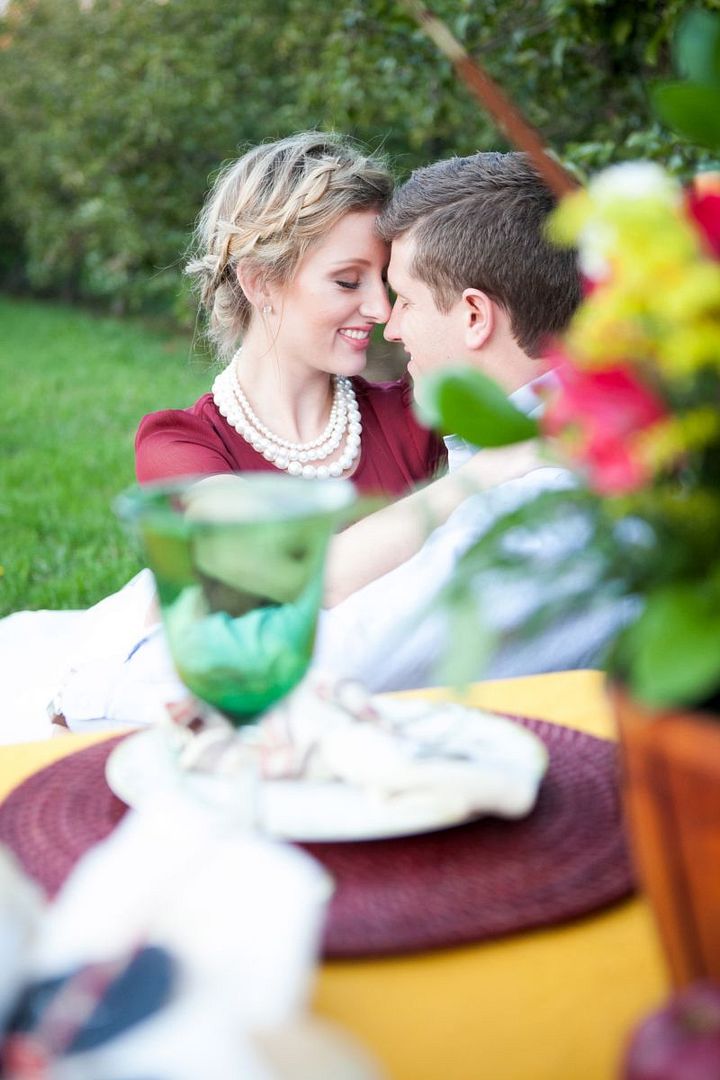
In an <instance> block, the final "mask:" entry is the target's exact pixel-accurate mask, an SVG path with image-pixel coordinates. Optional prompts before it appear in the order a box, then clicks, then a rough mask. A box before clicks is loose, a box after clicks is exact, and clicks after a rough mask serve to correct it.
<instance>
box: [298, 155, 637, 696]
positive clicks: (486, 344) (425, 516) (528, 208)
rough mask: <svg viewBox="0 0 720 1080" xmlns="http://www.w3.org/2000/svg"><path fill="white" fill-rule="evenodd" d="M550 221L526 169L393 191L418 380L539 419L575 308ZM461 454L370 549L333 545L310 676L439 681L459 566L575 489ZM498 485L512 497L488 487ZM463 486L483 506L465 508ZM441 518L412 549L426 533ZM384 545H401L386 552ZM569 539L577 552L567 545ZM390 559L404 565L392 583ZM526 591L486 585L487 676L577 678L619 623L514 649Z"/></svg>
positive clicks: (404, 310)
mask: <svg viewBox="0 0 720 1080" xmlns="http://www.w3.org/2000/svg"><path fill="white" fill-rule="evenodd" d="M554 205H555V200H554V198H553V196H552V194H551V193H550V192H549V191H548V189H547V188H546V187H545V185H544V183H543V182H542V180H541V179H540V177H539V176H538V175H537V173H535V171H534V170H533V169H532V167H531V166H530V165H529V163H528V162H527V160H526V158H525V157H524V156H523V155H521V154H497V153H482V154H475V155H473V156H472V157H466V158H454V159H451V160H449V161H442V162H437V163H436V164H434V165H430V166H428V167H426V168H423V169H419V170H417V171H416V172H415V173H413V175H412V176H411V177H410V179H409V180H408V182H407V183H406V184H405V185H404V186H402V187H400V188H399V189H398V190H397V191H396V193H395V195H394V196H393V199H392V201H391V203H390V205H389V206H388V208H387V209H386V210H385V211H384V213H383V214H382V215H381V218H380V221H379V228H380V230H381V233H382V235H383V236H384V237H385V239H387V240H388V241H391V242H392V254H391V259H390V266H389V272H388V277H389V282H390V285H391V287H392V289H393V291H394V292H395V293H396V296H397V299H396V300H395V304H394V307H393V310H392V315H391V318H390V321H389V322H388V324H387V326H386V328H385V337H386V338H387V339H388V340H389V341H398V342H401V343H402V344H403V345H404V347H405V349H406V351H407V352H408V353H409V354H410V362H409V365H408V367H409V371H410V374H411V375H413V377H415V378H416V379H417V378H419V377H421V376H422V375H425V374H428V373H429V372H432V371H437V370H439V369H442V368H444V367H447V366H448V365H457V364H461V363H466V364H470V365H472V366H474V367H476V368H478V369H479V370H481V371H483V372H484V373H485V374H487V375H489V376H491V377H492V378H493V379H495V380H496V381H497V382H498V383H499V384H500V385H501V386H502V387H503V389H504V390H505V391H506V392H508V393H509V394H510V395H511V396H512V397H513V399H514V400H515V401H516V404H517V405H518V407H520V408H523V409H525V411H527V412H534V411H535V410H536V409H537V408H539V407H540V398H539V397H538V395H537V390H538V383H539V381H540V382H541V381H542V380H543V379H547V378H552V376H548V375H547V374H546V373H545V368H544V365H543V362H542V361H541V359H540V354H541V351H542V347H543V345H544V344H545V342H546V341H547V339H548V338H549V337H551V336H552V335H553V334H556V333H558V332H560V331H562V330H563V329H564V328H565V326H566V325H567V323H568V321H569V319H570V317H571V315H572V313H573V311H574V309H575V307H576V306H577V303H578V302H579V299H580V283H579V278H578V273H577V269H576V264H575V256H574V253H573V252H571V251H568V250H563V249H559V248H556V247H554V246H552V245H551V244H550V243H549V241H548V240H547V238H546V225H547V217H548V214H549V213H550V211H551V210H552V209H553V207H554ZM458 442H459V440H457V439H452V438H451V439H450V440H449V447H448V449H449V454H450V467H451V474H450V476H449V477H448V478H446V479H443V480H440V481H437V482H436V483H435V484H432V485H430V486H429V487H428V488H427V489H425V491H423V492H420V493H418V494H416V495H413V496H410V497H409V498H407V499H405V500H402V501H401V502H400V503H398V504H396V505H395V506H394V507H391V508H389V509H388V510H386V511H381V513H380V514H379V515H376V516H375V518H374V519H372V518H371V519H368V520H367V521H366V522H365V523H361V524H362V525H364V528H365V535H364V536H363V533H362V529H361V528H360V527H359V526H356V527H355V529H353V530H349V534H348V538H347V540H345V541H344V540H343V538H342V537H340V538H338V541H337V545H336V547H335V549H334V551H333V553H332V554H331V562H330V566H329V580H330V593H329V602H330V604H333V603H334V602H335V606H333V607H332V608H331V610H329V611H326V612H324V613H323V616H322V619H321V625H320V633H319V639H318V648H317V652H316V662H317V664H318V666H320V667H323V668H327V669H328V670H332V671H337V672H341V673H344V674H348V675H353V676H356V677H359V678H361V679H362V680H363V681H364V682H365V683H366V684H367V685H368V686H369V687H370V688H371V689H375V690H382V689H400V688H406V687H414V686H422V685H428V684H431V683H432V682H436V681H438V675H437V664H438V660H440V659H441V658H442V654H443V652H444V651H445V649H446V646H447V640H446V639H447V634H448V625H447V621H446V619H445V617H444V615H443V613H442V612H441V611H439V610H438V604H437V603H435V604H433V601H434V600H436V599H437V597H438V595H439V593H440V592H441V591H442V589H443V588H444V586H445V585H446V584H447V582H448V581H449V580H450V579H451V578H452V574H453V571H454V569H455V566H456V564H457V562H458V559H459V558H460V557H461V556H462V554H463V553H464V552H465V551H466V550H467V549H468V548H469V547H470V545H471V544H472V543H473V542H474V541H475V540H476V539H477V538H478V537H480V536H481V535H482V534H483V533H484V532H485V531H486V530H487V529H488V527H489V526H490V525H491V524H492V523H493V522H494V521H495V520H496V519H497V517H498V516H500V515H502V514H503V513H505V512H506V511H508V510H511V509H513V508H514V507H517V506H518V505H520V504H521V503H522V502H524V501H525V500H527V499H529V498H531V497H533V496H534V495H535V494H536V493H537V492H539V491H541V490H543V489H544V488H547V487H557V486H562V487H565V486H568V485H569V484H571V483H572V479H571V477H570V476H569V474H568V473H567V472H566V471H565V470H562V469H557V468H547V467H546V468H543V467H538V466H540V462H539V461H538V460H537V459H534V458H533V454H532V452H530V453H529V452H528V448H527V447H520V448H508V449H507V450H501V451H482V452H481V453H480V454H476V455H475V456H474V457H473V458H472V459H471V460H470V461H469V462H468V463H467V464H466V465H464V466H462V467H461V468H459V469H458V470H457V471H454V470H453V464H454V461H453V459H454V458H455V457H456V456H457V455H458V454H462V453H463V451H464V449H465V448H463V447H462V446H461V445H460V446H458ZM493 476H495V477H497V476H500V478H501V479H504V481H505V482H503V483H499V484H496V485H495V486H494V487H491V486H489V485H490V484H491V483H492V479H493ZM468 481H472V482H473V483H474V484H475V486H476V488H477V487H478V486H479V487H483V488H487V489H488V490H486V491H484V492H483V493H481V494H476V495H473V496H470V497H468V496H467V490H468V488H467V484H468ZM393 515H394V522H393V524H394V530H393V528H392V527H391V521H392V517H393ZM445 518H447V521H446V522H445V523H444V524H442V523H441V524H439V527H438V528H436V529H435V530H434V531H432V532H431V534H430V536H429V537H428V538H427V539H426V540H425V542H424V543H422V546H420V539H419V538H421V537H422V534H423V528H424V531H425V535H427V531H428V530H427V523H428V521H431V522H432V523H434V524H438V523H440V522H442V521H443V520H444V519H445ZM393 531H394V533H395V535H396V536H397V535H400V537H401V539H399V540H398V539H396V540H395V542H394V543H393V544H391V545H390V550H389V552H388V550H387V546H386V543H385V541H386V540H387V539H388V537H391V536H392V535H393ZM569 533H570V534H572V529H570V530H569ZM403 538H404V539H403ZM540 539H541V540H542V542H547V543H557V542H558V539H559V538H558V536H557V535H555V536H549V537H547V536H543V537H542V538H539V540H540ZM563 539H564V540H567V541H568V542H569V543H573V542H574V539H573V535H568V537H564V538H563ZM538 542H539V541H538ZM418 547H419V550H417V548H418ZM416 550H417V553H416V554H413V552H414V551H416ZM399 553H400V554H401V556H402V557H407V561H405V562H403V563H402V564H401V565H399V566H398V567H397V568H396V569H391V567H393V566H394V565H397V563H398V561H399V559H398V554H399ZM410 556H411V557H410ZM342 561H344V563H345V565H346V566H347V567H348V569H347V571H346V574H345V576H344V579H343V575H342V573H341V571H340V570H339V569H338V563H339V562H342ZM387 570H389V571H390V572H385V573H383V571H387ZM378 571H380V574H381V576H379V577H378V576H377V572H378ZM373 579H375V580H373ZM338 582H339V583H340V584H338ZM366 582H370V583H369V584H366ZM343 584H344V586H345V587H344V588H343ZM358 585H362V586H364V587H361V588H357V586H358ZM535 588H536V586H534V584H533V583H532V582H528V583H526V584H525V585H524V587H523V588H522V589H521V590H519V591H518V590H514V591H511V590H508V589H505V588H503V589H501V588H500V586H499V584H498V581H497V580H492V579H490V580H486V581H484V582H483V590H482V595H480V597H479V598H478V603H479V604H480V606H481V608H483V609H484V610H485V611H487V609H490V608H492V609H497V611H498V612H500V613H501V617H500V618H499V619H497V618H496V619H495V625H496V629H498V630H499V631H500V632H501V633H502V634H503V635H505V636H507V637H508V645H507V647H506V648H504V649H501V650H500V652H499V654H498V655H497V656H496V657H495V660H494V662H493V663H492V664H491V666H490V668H489V669H487V670H488V672H489V673H490V674H493V675H501V674H502V675H510V674H529V673H531V672H533V671H542V670H553V669H562V668H568V667H578V666H584V665H586V664H588V663H591V662H593V661H594V660H595V659H596V658H597V656H598V655H599V653H600V651H601V649H602V645H603V643H604V641H605V640H606V639H607V637H608V636H609V633H610V631H611V629H612V628H613V627H614V626H615V625H616V620H617V612H616V611H614V610H613V611H601V612H598V613H593V614H592V615H586V614H584V613H583V614H581V615H579V616H578V618H577V619H576V620H573V626H572V627H568V626H567V625H565V626H556V627H554V628H553V630H552V631H550V632H548V633H546V634H545V635H544V637H543V639H542V640H541V641H540V643H539V645H533V646H529V645H528V646H522V645H518V644H517V643H516V644H512V643H511V642H510V641H509V636H510V634H511V633H512V630H513V629H514V628H515V627H516V626H517V625H519V624H520V623H521V622H522V620H523V617H524V616H525V615H526V614H527V612H528V611H529V610H530V609H531V607H532V604H533V602H534V599H536V598H537V596H536V595H535V596H533V592H534V589H535ZM333 590H334V591H333ZM337 601H340V602H337ZM483 673H484V672H483V671H482V669H479V670H477V671H476V672H474V674H475V675H477V676H479V675H481V674H483Z"/></svg>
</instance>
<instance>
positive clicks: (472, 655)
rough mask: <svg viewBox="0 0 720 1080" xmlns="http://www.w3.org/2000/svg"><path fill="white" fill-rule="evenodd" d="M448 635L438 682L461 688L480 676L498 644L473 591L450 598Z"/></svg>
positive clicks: (457, 591) (438, 670)
mask: <svg viewBox="0 0 720 1080" xmlns="http://www.w3.org/2000/svg"><path fill="white" fill-rule="evenodd" d="M447 614H448V635H447V642H446V647H445V650H444V652H443V655H442V656H441V657H440V660H439V663H438V666H437V670H436V672H435V675H436V677H437V679H438V685H442V686H453V687H455V688H460V687H462V686H466V685H467V684H468V683H469V682H471V681H473V680H474V679H477V678H479V677H480V675H481V673H482V671H483V670H484V668H485V667H486V666H487V664H488V663H489V661H490V657H491V656H492V653H493V651H494V650H495V648H496V647H497V644H498V635H497V633H496V632H494V631H492V630H491V629H490V627H489V626H488V625H487V624H486V623H485V621H484V620H483V618H482V616H481V613H480V611H479V610H478V604H477V602H476V600H475V597H474V595H473V593H472V591H471V590H468V591H464V590H463V591H462V592H461V591H460V590H456V591H455V593H454V595H453V596H452V598H449V597H448V608H447Z"/></svg>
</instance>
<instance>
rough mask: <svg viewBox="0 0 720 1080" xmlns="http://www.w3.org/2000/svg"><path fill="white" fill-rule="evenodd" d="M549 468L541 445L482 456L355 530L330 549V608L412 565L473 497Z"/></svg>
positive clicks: (521, 445) (327, 594)
mask: <svg viewBox="0 0 720 1080" xmlns="http://www.w3.org/2000/svg"><path fill="white" fill-rule="evenodd" d="M544 464H547V463H546V462H543V461H542V459H541V458H540V453H539V449H538V443H537V442H536V441H535V440H529V441H528V442H524V443H518V444H517V445H515V446H505V447H502V448H500V449H498V450H480V451H479V452H478V453H477V454H475V455H474V456H473V457H472V458H471V459H470V461H468V462H467V463H466V464H465V465H463V466H462V467H461V468H459V469H457V470H455V471H454V472H452V473H448V474H447V475H446V476H443V477H441V478H440V479H439V480H435V481H433V483H431V484H428V485H427V486H426V487H424V488H421V489H420V490H418V491H415V492H413V493H412V494H411V495H406V496H405V498H404V499H399V500H398V501H397V502H395V503H393V504H392V505H391V506H385V507H383V509H382V510H378V511H376V512H375V513H374V514H369V515H368V517H366V518H363V519H362V520H361V521H358V522H356V524H355V525H351V526H350V527H349V528H348V529H345V531H344V532H342V533H339V534H338V535H337V536H335V537H333V540H332V542H331V544H330V549H329V552H328V561H327V569H326V576H325V600H324V606H325V607H327V608H331V607H334V606H335V605H336V604H339V603H340V602H341V601H342V600H345V599H346V598H347V597H348V596H350V595H351V594H352V593H354V592H356V591H357V590H358V589H361V588H363V586H365V585H367V584H369V583H370V582H371V581H375V579H376V578H379V577H382V575H383V574H386V573H388V571H390V570H394V569H395V568H396V567H397V566H400V564H401V563H404V562H406V561H407V560H408V559H410V558H411V557H412V556H413V555H414V554H415V553H416V552H417V551H419V549H420V548H421V547H422V545H423V543H424V542H425V540H426V539H427V537H428V535H429V534H430V533H431V532H432V531H433V529H436V528H437V527H438V526H439V525H442V524H443V523H444V522H445V521H447V519H448V518H449V517H450V515H451V514H452V512H453V511H454V510H456V509H457V507H458V506H459V505H460V503H462V502H463V500H464V499H466V498H468V496H470V495H475V494H477V493H478V492H480V491H487V490H488V489H489V488H493V487H496V486H497V485H498V484H503V483H505V482H506V481H508V480H515V479H517V478H518V477H521V476H525V475H526V474H527V473H529V472H532V471H533V469H538V468H541V467H542V466H543V465H544Z"/></svg>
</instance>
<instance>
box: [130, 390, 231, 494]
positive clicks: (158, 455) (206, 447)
mask: <svg viewBox="0 0 720 1080" xmlns="http://www.w3.org/2000/svg"><path fill="white" fill-rule="evenodd" d="M233 468H234V466H233V463H232V461H231V460H230V458H229V456H228V453H227V450H226V448H225V447H224V445H223V443H222V441H221V440H220V438H219V436H218V435H217V433H216V432H215V431H213V429H212V427H211V426H210V425H209V424H208V423H207V422H206V421H204V420H203V419H202V418H201V417H200V416H197V415H195V414H193V413H191V412H184V411H183V410H181V409H167V410H165V411H164V412H156V413H150V414H149V416H145V417H143V419H142V421H141V422H140V427H139V428H138V433H137V435H136V437H135V472H136V475H137V478H138V481H139V482H140V483H141V484H145V483H149V482H152V481H153V480H168V479H171V478H173V477H176V476H192V475H196V476H197V475H202V476H205V475H207V476H211V475H214V474H215V473H226V472H232V471H233Z"/></svg>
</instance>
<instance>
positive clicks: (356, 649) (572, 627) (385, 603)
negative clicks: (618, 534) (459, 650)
mask: <svg viewBox="0 0 720 1080" xmlns="http://www.w3.org/2000/svg"><path fill="white" fill-rule="evenodd" d="M551 378H552V375H550V376H547V375H546V376H543V377H541V379H539V380H535V381H534V382H533V383H530V384H528V385H526V386H524V387H521V388H520V389H519V390H517V391H515V393H514V394H512V395H511V400H513V401H514V403H515V404H516V405H517V406H518V408H520V409H522V410H523V411H524V412H526V413H528V414H529V415H534V414H535V413H536V412H537V411H538V410H539V409H540V408H541V407H542V400H541V398H540V397H539V396H538V393H537V391H538V389H540V387H541V386H542V385H544V384H546V383H547V382H548V381H549V379H551ZM475 452H476V449H475V448H474V447H469V446H468V444H467V443H464V442H463V440H462V439H459V438H458V437H457V436H450V437H449V439H448V461H449V468H450V470H451V471H454V470H455V469H456V468H459V466H460V465H461V464H464V462H465V461H466V460H467V459H468V457H469V456H471V455H472V454H473V453H475ZM573 483H574V480H573V477H572V474H571V473H570V472H569V471H568V470H566V469H562V468H551V467H546V468H539V469H535V470H533V471H532V472H531V473H528V474H527V475H526V476H524V477H521V478H519V479H515V480H511V481H508V482H506V483H503V484H500V485H498V486H497V487H495V488H491V489H489V490H487V491H484V492H482V493H479V494H477V495H472V496H470V497H469V498H467V499H466V500H465V501H464V502H463V503H462V504H461V505H460V506H459V507H458V508H457V509H456V510H455V512H454V513H453V514H452V515H451V516H450V517H449V518H448V520H447V522H445V524H444V525H441V526H439V527H438V528H437V529H435V530H434V531H433V532H432V533H431V534H430V535H429V537H428V539H427V540H426V541H425V543H424V545H423V546H422V548H421V549H420V551H418V552H417V554H416V555H414V556H413V557H412V558H411V559H409V560H408V561H407V562H405V563H403V564H402V565H401V566H399V567H398V568H397V569H395V570H392V571H390V572H389V573H387V574H385V575H383V576H382V577H381V578H378V579H377V580H376V581H373V582H371V583H370V584H369V585H366V586H365V587H364V588H362V589H360V590H358V591H357V592H355V593H353V595H352V596H350V597H348V599H346V600H344V601H343V602H342V603H340V604H338V605H337V606H336V607H334V608H332V609H330V610H325V611H323V612H322V613H321V615H320V622H319V626H318V637H317V643H316V649H315V658H314V659H315V663H316V665H317V666H318V667H320V668H322V669H323V670H326V671H331V672H334V673H336V674H338V675H344V676H347V677H350V678H357V679H360V680H361V681H362V682H363V683H365V684H366V685H367V686H368V687H369V688H370V689H371V690H375V691H380V690H400V689H410V688H415V687H422V686H431V685H434V684H437V683H438V682H440V681H441V678H440V668H441V665H442V662H443V659H444V657H445V655H446V652H447V650H448V649H452V648H453V642H452V641H451V640H450V623H449V617H448V613H447V611H445V610H444V609H443V607H442V605H441V603H440V601H439V595H440V593H441V592H442V591H443V589H444V588H445V586H446V585H447V584H448V583H449V582H450V581H451V579H452V577H453V574H454V573H455V569H456V567H457V564H458V561H459V560H460V558H461V557H462V555H464V554H465V552H466V551H467V550H468V548H469V547H471V545H472V544H473V543H474V542H475V541H476V540H478V539H479V538H480V537H481V536H483V535H484V534H485V533H486V532H487V530H488V529H489V528H490V527H491V526H492V525H493V523H494V522H495V521H497V520H498V519H499V518H500V517H502V516H503V515H505V514H506V513H509V512H510V511H512V510H514V509H516V508H518V507H519V506H521V505H523V504H524V503H526V502H528V501H529V500H531V499H533V498H534V497H535V496H536V495H538V494H540V492H542V491H547V490H551V489H567V488H569V487H572V486H573ZM583 542H584V535H583V531H582V526H581V524H580V523H579V522H566V523H563V526H562V529H558V528H555V529H554V530H548V529H547V528H545V529H543V530H542V531H541V532H540V533H538V535H537V537H536V538H535V539H534V540H530V543H531V544H532V543H535V544H538V545H540V544H542V545H555V544H560V545H562V547H563V548H565V549H567V550H568V551H576V550H578V547H579V546H580V545H582V543H583ZM542 588H543V586H541V585H539V584H538V583H537V582H535V581H533V580H532V579H528V578H526V579H525V580H523V581H522V582H521V583H515V584H513V585H509V584H508V582H507V580H503V581H502V582H501V581H500V579H499V576H498V575H495V576H493V575H492V574H485V575H484V577H483V580H482V587H481V592H480V594H479V595H477V604H478V616H479V618H482V619H483V620H486V621H487V623H488V624H489V625H490V626H492V627H493V628H494V629H495V630H496V631H498V632H499V633H500V635H501V636H504V637H506V638H507V639H508V640H507V643H506V644H505V645H503V646H502V647H501V648H500V649H499V650H498V651H497V653H496V655H495V656H494V657H493V658H492V659H491V661H490V662H489V664H488V663H487V662H486V661H485V660H483V662H482V663H480V662H478V666H477V668H476V669H475V670H474V671H470V672H468V677H469V678H502V677H510V676H513V675H529V674H534V673H537V672H542V671H561V670H567V669H572V668H581V667H591V666H594V665H597V664H598V663H600V661H601V659H602V656H603V652H604V649H605V647H606V644H607V642H608V641H609V639H610V638H611V636H612V634H613V633H614V632H615V631H616V630H617V627H618V625H619V623H620V622H621V621H622V619H623V617H624V611H623V609H622V608H621V607H619V606H618V605H617V604H614V603H613V604H608V605H606V606H600V607H598V608H594V609H593V610H592V611H579V612H578V613H577V615H575V616H573V617H572V618H571V619H566V620H564V621H558V622H555V623H554V624H553V625H552V626H550V627H549V628H548V629H546V630H545V631H544V632H543V633H542V634H540V635H537V636H535V637H533V639H532V641H523V640H521V639H520V638H517V637H514V638H512V640H510V635H511V633H512V631H513V630H516V629H518V628H519V627H520V626H521V625H522V622H523V619H525V618H527V617H528V616H529V614H530V612H531V611H533V610H534V608H535V607H536V606H537V602H538V599H539V598H540V590H541V589H542Z"/></svg>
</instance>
